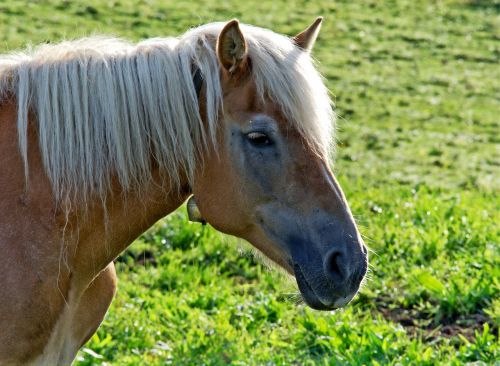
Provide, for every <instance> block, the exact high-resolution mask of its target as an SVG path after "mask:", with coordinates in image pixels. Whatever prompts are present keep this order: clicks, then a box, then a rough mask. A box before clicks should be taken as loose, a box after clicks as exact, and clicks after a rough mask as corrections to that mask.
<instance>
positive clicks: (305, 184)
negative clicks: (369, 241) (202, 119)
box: [192, 18, 367, 310]
mask: <svg viewBox="0 0 500 366" xmlns="http://www.w3.org/2000/svg"><path fill="white" fill-rule="evenodd" d="M320 24H321V18H318V19H317V20H316V21H315V22H314V23H313V24H312V25H311V26H310V27H309V28H307V29H306V30H305V31H304V32H301V33H300V34H298V35H297V36H296V37H295V38H293V39H285V38H283V40H284V41H286V42H288V43H289V44H288V45H286V47H285V48H284V51H281V53H280V55H281V56H282V57H281V59H277V58H278V57H277V56H276V55H275V56H274V61H273V62H274V64H273V65H261V64H258V63H259V62H261V60H259V59H258V58H259V52H264V51H262V50H255V49H252V46H253V45H254V44H253V43H252V41H251V39H246V37H245V28H243V27H242V26H240V25H239V23H238V21H236V20H233V21H231V22H229V23H227V24H226V25H225V26H224V28H223V29H222V31H221V32H220V33H219V35H218V37H217V40H216V53H217V58H218V62H219V63H220V69H221V80H220V82H221V87H222V90H223V107H222V113H221V114H220V120H219V125H220V127H219V129H218V132H217V137H216V143H214V144H212V145H211V146H210V147H209V148H208V150H207V152H206V153H205V156H204V159H203V161H204V163H203V165H202V166H200V168H199V169H197V171H196V172H195V176H194V179H193V187H192V189H193V193H194V195H195V197H196V203H197V209H199V215H201V216H202V218H203V220H206V221H207V222H208V223H210V224H211V225H212V226H213V227H215V228H216V229H218V230H219V231H222V232H224V233H228V234H231V235H234V236H237V237H241V238H244V239H246V240H248V241H249V242H250V243H252V244H253V245H254V246H255V247H256V248H258V249H259V250H260V251H262V252H263V253H264V254H265V255H266V256H267V257H269V258H270V259H272V260H273V261H274V262H276V263H277V264H278V265H280V266H282V267H283V268H284V269H285V270H286V271H288V272H289V273H291V274H293V275H295V278H296V280H297V283H298V287H299V289H300V291H301V293H302V296H303V298H304V300H305V302H306V303H307V304H308V305H309V306H311V307H312V308H315V309H321V310H329V309H334V308H338V307H341V306H344V305H345V304H347V303H348V302H349V301H350V300H351V299H352V298H353V297H354V295H355V294H356V292H357V291H358V289H359V287H360V284H361V282H362V280H363V278H364V276H365V274H366V271H367V249H366V247H365V245H364V243H363V240H362V238H361V236H360V234H359V232H358V229H357V227H356V224H355V221H354V219H353V216H352V214H351V212H350V209H349V206H348V204H347V201H346V198H345V196H344V194H343V192H342V190H341V188H340V186H339V184H338V182H337V180H336V179H335V177H334V175H333V173H332V171H331V170H330V167H329V163H328V154H327V153H326V152H325V151H327V150H328V149H327V148H325V146H321V144H322V142H321V141H320V140H322V141H330V142H331V139H332V138H333V136H332V130H331V129H329V128H328V127H325V126H323V127H322V126H317V125H316V122H315V121H311V120H310V119H318V118H320V117H321V116H320V117H318V114H322V113H323V114H327V116H323V117H326V119H328V120H329V121H328V123H330V124H331V122H332V121H331V119H332V118H331V117H332V115H331V105H330V102H329V99H328V97H327V91H326V88H325V87H324V85H323V83H322V81H321V78H320V77H318V74H317V72H316V71H315V69H314V67H313V66H311V65H312V62H311V60H310V55H309V51H310V49H311V48H312V46H313V44H314V42H315V39H316V36H317V34H318V31H319V27H320ZM304 65H305V66H304ZM266 67H269V68H270V70H267V72H269V73H278V72H284V71H283V70H281V71H279V68H288V70H286V73H287V75H289V76H290V78H289V80H290V81H289V83H288V84H286V83H282V85H279V83H278V82H276V81H274V84H275V85H272V86H271V89H273V88H274V89H273V90H274V91H273V90H271V91H267V90H266V91H264V92H263V91H262V86H261V85H260V84H259V82H258V81H256V80H255V75H256V74H257V73H258V72H259V70H263V68H266ZM273 68H275V70H273ZM305 70H306V71H307V70H310V72H311V75H304V73H305V72H306V71H305ZM301 73H302V74H301ZM311 80H312V81H311ZM285 81H286V80H285ZM311 82H312V83H313V85H311ZM314 83H315V84H314ZM276 84H278V85H276ZM277 93H284V94H286V95H287V96H286V97H285V99H286V100H287V101H288V104H286V103H283V102H281V103H280V102H277V101H276V98H274V97H273V95H275V94H277ZM314 93H319V94H317V95H307V94H314ZM319 99H321V100H320V101H318V100H319ZM201 100H203V90H202V92H201ZM200 103H201V104H203V102H202V101H201V102H200ZM318 103H320V104H321V103H323V105H319V104H318ZM202 107H203V106H201V109H203V108H202ZM294 108H295V109H294ZM290 110H299V111H301V113H295V115H293V113H290V112H289V111H290ZM321 118H322V117H321ZM297 119H303V120H297ZM315 128H316V129H317V131H316V135H317V136H316V138H315V139H314V138H311V136H308V133H309V131H308V130H307V129H315ZM325 135H328V136H325ZM318 141H320V142H318ZM325 144H328V142H327V143H324V142H323V145H325Z"/></svg>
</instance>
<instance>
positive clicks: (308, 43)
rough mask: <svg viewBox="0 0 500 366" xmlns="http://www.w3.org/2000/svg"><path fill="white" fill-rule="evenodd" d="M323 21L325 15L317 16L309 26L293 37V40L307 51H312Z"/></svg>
mask: <svg viewBox="0 0 500 366" xmlns="http://www.w3.org/2000/svg"><path fill="white" fill-rule="evenodd" d="M322 21H323V17H317V18H316V20H315V21H314V22H313V23H312V24H311V25H310V26H309V27H307V28H306V29H305V30H304V31H302V32H300V33H299V34H297V35H296V36H295V37H293V42H294V43H295V44H296V45H297V46H299V47H300V48H302V49H304V50H305V51H308V52H309V51H311V49H312V48H313V46H314V42H316V38H317V37H318V33H319V30H320V28H321V22H322Z"/></svg>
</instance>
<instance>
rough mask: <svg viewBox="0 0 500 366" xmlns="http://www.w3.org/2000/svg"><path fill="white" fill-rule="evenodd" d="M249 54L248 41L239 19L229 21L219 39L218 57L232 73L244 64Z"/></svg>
mask: <svg viewBox="0 0 500 366" xmlns="http://www.w3.org/2000/svg"><path fill="white" fill-rule="evenodd" d="M247 55H248V50H247V42H246V41H245V37H243V33H241V29H240V23H239V22H238V20H237V19H233V20H231V21H230V22H229V23H227V24H226V25H225V26H224V28H223V29H222V31H221V32H220V34H219V38H218V39H217V57H218V58H219V62H220V63H221V64H222V66H224V68H225V69H226V70H227V71H229V72H230V73H231V74H233V73H235V72H236V71H237V70H239V69H240V68H241V67H242V66H244V64H245V62H246V59H247Z"/></svg>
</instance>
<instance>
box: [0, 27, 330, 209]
mask: <svg viewBox="0 0 500 366" xmlns="http://www.w3.org/2000/svg"><path fill="white" fill-rule="evenodd" d="M223 25H224V23H212V24H208V25H205V26H201V27H198V28H194V29H192V30H190V31H188V32H187V33H185V34H184V35H182V36H180V37H178V38H154V39H148V40H145V41H142V42H139V43H137V44H132V43H130V42H128V41H125V40H121V39H117V38H109V37H89V38H83V39H79V40H72V41H63V42H61V43H59V44H52V45H51V44H44V45H41V46H38V47H34V48H30V49H28V50H26V51H24V52H17V53H10V54H7V55H2V56H0V100H1V99H4V98H7V97H11V96H13V97H15V99H16V101H17V108H18V120H17V125H18V136H19V147H20V151H21V156H22V158H23V160H24V167H25V173H26V179H28V137H27V134H28V116H29V115H30V116H33V117H34V119H32V122H35V121H36V124H35V126H36V127H37V132H38V136H39V148H40V152H41V156H42V162H43V165H44V169H45V171H46V174H47V175H48V177H49V179H50V182H51V184H52V189H53V191H54V194H55V196H56V198H58V199H60V198H62V197H68V194H70V195H71V194H72V195H75V194H77V193H78V194H83V195H84V196H85V197H88V196H89V195H92V194H97V195H99V196H100V197H101V198H102V197H103V196H105V195H106V193H107V192H108V191H109V190H110V185H111V180H112V179H117V180H118V182H119V184H120V185H121V186H122V187H123V189H124V190H129V189H134V188H137V187H140V186H141V184H143V183H145V182H146V181H148V180H149V179H151V174H152V157H153V159H154V162H155V164H156V165H157V166H158V167H159V168H160V171H161V172H162V174H164V176H165V177H168V178H169V179H170V181H171V182H172V183H174V186H178V185H179V184H180V181H181V179H180V175H185V176H187V177H188V178H189V179H190V180H192V177H193V172H194V169H195V166H196V165H197V163H199V162H200V159H202V156H203V149H204V148H205V147H206V146H207V144H209V143H214V142H215V135H216V131H217V121H218V119H219V114H220V113H221V110H222V99H223V92H222V89H221V84H220V69H219V64H218V61H217V57H216V53H215V50H214V44H215V39H216V38H217V35H218V34H219V32H220V31H221V29H222V27H223ZM241 28H242V32H243V34H244V35H245V38H246V40H247V43H248V50H249V57H250V59H251V60H252V74H253V75H252V76H253V78H254V81H255V83H256V87H257V94H258V97H260V98H266V97H267V98H271V100H273V101H274V102H275V103H276V104H277V105H278V106H280V107H281V110H282V112H283V114H284V115H285V117H286V118H287V119H288V120H289V121H290V123H291V124H294V125H295V127H296V128H297V129H298V130H299V132H300V133H301V134H303V136H305V138H306V140H307V141H308V142H309V143H310V145H311V146H312V147H313V148H315V149H316V151H317V152H318V153H319V154H321V155H323V156H327V155H328V154H329V149H330V146H331V142H332V133H333V130H332V128H333V123H332V122H333V119H334V114H333V112H332V108H331V101H330V99H329V96H328V91H327V89H326V87H325V86H324V83H323V80H322V78H321V76H320V75H319V73H318V72H317V71H316V69H315V67H314V63H313V61H312V59H311V57H310V56H309V54H308V53H307V52H304V51H303V50H301V49H299V48H298V47H297V46H295V45H294V44H293V43H292V41H291V40H290V39H289V38H287V37H285V36H282V35H278V34H276V33H273V32H271V31H269V30H265V29H261V28H257V27H253V26H248V25H241ZM194 69H198V70H199V71H200V72H201V76H202V78H203V81H204V85H205V87H206V93H205V98H206V100H205V102H206V107H205V108H206V110H205V111H204V112H205V116H206V123H203V122H202V119H201V116H200V113H199V111H198V99H197V93H196V90H195V87H194V85H193V72H194V71H193V70H194Z"/></svg>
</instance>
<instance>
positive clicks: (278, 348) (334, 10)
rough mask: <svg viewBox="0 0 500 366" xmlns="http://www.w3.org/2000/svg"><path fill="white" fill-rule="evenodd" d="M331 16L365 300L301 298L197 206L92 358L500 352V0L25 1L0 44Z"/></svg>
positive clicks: (161, 360)
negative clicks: (309, 303) (327, 307)
mask: <svg viewBox="0 0 500 366" xmlns="http://www.w3.org/2000/svg"><path fill="white" fill-rule="evenodd" d="M317 15H323V16H324V17H325V22H324V27H323V29H322V32H321V34H320V38H319V41H318V43H317V44H316V48H315V50H314V55H315V57H316V58H317V59H318V61H319V67H320V69H321V71H322V72H323V73H324V75H325V77H326V79H327V84H328V87H329V88H330V90H331V91H332V93H333V95H334V99H335V102H336V107H337V112H338V114H339V121H338V136H337V138H338V142H339V145H338V149H337V156H336V159H335V163H334V169H335V172H336V175H337V177H338V178H339V180H340V182H341V184H342V186H343V188H344V191H345V193H346V196H347V198H348V200H349V202H350V204H351V207H352V210H353V212H354V214H355V216H356V218H357V220H358V222H359V224H360V226H361V230H362V233H363V234H364V235H365V237H366V242H367V244H368V245H369V246H370V247H371V249H372V253H371V272H370V275H369V277H370V278H369V281H368V282H367V284H366V286H365V287H364V288H363V289H362V291H361V293H360V295H359V296H357V297H356V300H355V301H354V302H353V303H352V304H351V305H350V306H348V307H347V308H345V309H343V310H340V311H336V312H329V313H321V312H315V311H313V310H310V309H308V308H306V307H304V306H303V305H297V299H298V296H297V295H296V294H297V290H296V288H295V285H294V283H293V281H290V280H289V279H287V278H285V277H283V276H282V275H280V274H279V273H277V272H276V271H273V270H269V269H267V268H266V267H265V266H263V265H262V264H260V263H259V261H257V260H256V259H254V258H253V256H252V255H250V254H248V251H247V250H245V248H247V247H246V245H245V244H243V243H240V242H238V241H237V240H235V239H229V238H227V237H224V236H223V235H221V234H218V233H216V232H215V231H214V230H212V229H210V228H208V227H205V228H202V227H201V226H198V225H195V224H190V223H188V222H187V219H186V215H185V214H184V210H179V211H178V212H176V213H174V214H172V215H171V216H169V217H168V218H166V219H164V220H163V221H161V222H159V223H158V224H157V225H156V226H155V227H154V228H152V229H151V230H150V231H149V232H148V233H146V234H144V235H143V236H142V237H140V238H139V239H138V240H137V241H136V242H135V243H134V244H133V245H132V246H131V247H130V249H129V250H128V251H127V252H125V253H124V254H123V255H122V256H120V257H119V258H118V260H117V263H116V264H117V271H118V274H119V281H120V282H119V292H118V294H117V296H116V299H115V301H114V303H113V305H112V307H111V310H110V312H109V314H108V316H107V318H106V320H105V321H104V323H103V325H102V326H101V328H100V329H99V331H98V333H97V334H96V335H95V336H94V337H93V338H92V339H91V341H90V342H89V343H88V344H87V345H86V346H85V348H84V349H83V350H82V351H81V352H80V353H79V356H78V360H79V361H78V362H77V365H79V366H83V365H99V364H102V365H104V364H107V365H165V364H173V365H224V364H232V365H441V364H442V365H463V364H467V363H470V364H473V365H491V364H499V363H500V355H499V338H498V324H499V322H500V299H499V296H498V295H499V283H498V279H499V272H500V256H499V242H500V225H499V223H500V200H499V192H500V122H499V121H500V119H499V115H500V66H499V65H500V3H499V2H498V1H493V0H492V1H486V0H485V1H481V0H476V1H472V0H471V1H466V0H463V1H413V0H397V1H386V2H379V1H375V0H372V1H369V0H367V1H361V0H357V1H354V0H335V1H327V0H321V1H319V0H318V1H305V0H303V1H295V0H287V1H284V0H262V1H260V2H253V1H241V0H239V1H237V0H229V1H224V2H223V1H214V0H208V1H206V2H205V4H203V5H202V4H201V3H199V2H196V1H189V2H187V1H186V2H185V1H170V0H166V1H156V0H151V1H132V0H121V1H106V2H101V1H86V2H83V1H81V2H76V1H29V2H28V1H25V2H24V1H23V2H21V1H12V0H10V1H0V41H1V43H0V49H1V50H2V51H6V50H12V49H16V48H20V47H23V46H24V45H25V44H26V43H34V44H35V43H39V42H43V41H49V40H50V41H56V40H60V39H62V38H73V37H77V36H83V35H88V34H95V33H105V34H114V35H120V36H124V37H128V38H131V39H134V40H138V39H141V38H145V37H152V36H165V35H176V34H179V33H182V32H184V31H185V30H186V29H187V28H188V27H190V26H194V25H198V24H202V23H206V22H210V21H215V20H228V19H231V18H233V17H238V18H239V19H240V20H241V21H243V22H245V23H251V24H256V25H259V26H263V27H268V28H271V29H273V30H275V31H277V32H281V33H287V34H294V33H296V32H298V31H300V30H301V29H302V28H304V27H305V26H306V25H307V24H308V23H310V22H311V21H312V20H313V19H314V18H315V16H317ZM241 248H243V249H244V250H241Z"/></svg>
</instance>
